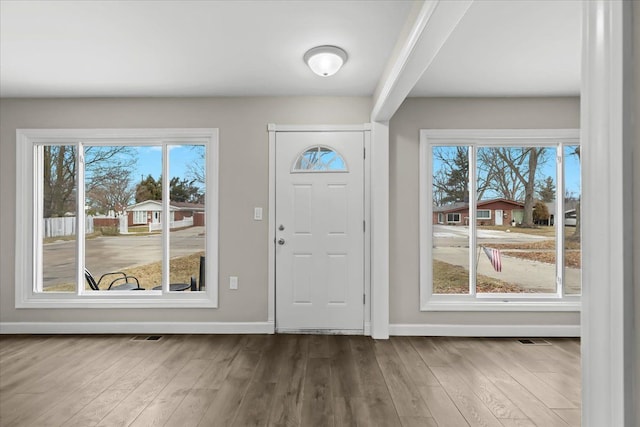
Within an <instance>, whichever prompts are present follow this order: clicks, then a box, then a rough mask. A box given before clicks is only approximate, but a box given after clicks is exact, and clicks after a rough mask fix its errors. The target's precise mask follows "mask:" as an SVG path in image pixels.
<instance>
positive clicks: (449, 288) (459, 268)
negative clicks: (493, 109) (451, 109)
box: [432, 146, 469, 294]
mask: <svg viewBox="0 0 640 427" xmlns="http://www.w3.org/2000/svg"><path fill="white" fill-rule="evenodd" d="M432 164H433V171H432V173H433V185H432V196H433V221H432V222H433V236H432V241H433V263H432V268H433V293H434V294H468V293H469V227H468V217H469V148H468V147H464V146H450V147H445V146H435V147H432Z"/></svg>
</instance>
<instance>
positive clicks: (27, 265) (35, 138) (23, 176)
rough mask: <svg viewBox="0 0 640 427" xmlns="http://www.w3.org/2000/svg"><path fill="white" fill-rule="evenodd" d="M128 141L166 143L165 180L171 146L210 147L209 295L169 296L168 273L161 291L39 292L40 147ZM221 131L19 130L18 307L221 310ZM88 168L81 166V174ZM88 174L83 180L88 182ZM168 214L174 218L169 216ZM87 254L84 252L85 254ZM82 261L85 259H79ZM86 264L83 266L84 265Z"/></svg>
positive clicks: (80, 277)
mask: <svg viewBox="0 0 640 427" xmlns="http://www.w3.org/2000/svg"><path fill="white" fill-rule="evenodd" d="M118 141H127V142H129V143H135V144H138V145H158V144H162V145H163V154H164V155H163V172H164V173H163V176H167V173H166V172H168V167H169V164H168V161H169V160H168V157H167V155H166V154H167V151H168V150H167V146H168V145H170V144H194V143H198V144H206V145H207V150H206V153H207V154H206V159H205V162H206V165H207V177H206V180H207V182H206V188H207V198H206V201H205V215H206V218H205V222H206V224H207V236H206V241H205V247H206V260H207V261H206V262H207V265H206V269H205V272H206V279H205V282H206V283H207V286H206V288H205V291H204V292H169V284H168V272H167V271H166V269H165V271H163V285H164V289H163V290H161V291H154V290H147V291H136V292H131V291H109V292H89V291H84V286H81V287H80V289H77V292H76V293H53V292H52V293H45V292H36V291H35V289H36V271H37V269H36V265H35V259H37V257H34V253H35V251H36V249H37V248H39V247H40V246H39V242H40V240H41V239H39V236H38V235H37V234H38V232H39V231H38V230H39V229H40V227H34V225H35V224H36V223H34V221H36V220H37V219H38V215H37V212H35V211H34V209H35V207H36V206H38V205H37V203H36V200H37V196H38V195H37V192H36V191H35V183H36V182H37V176H38V173H39V171H37V170H35V168H34V165H35V162H34V155H35V152H36V151H35V147H36V145H37V144H55V143H58V144H59V143H61V142H64V143H76V142H81V143H84V144H92V145H96V144H98V145H99V144H101V143H103V144H113V143H116V142H118ZM218 145H219V144H218V129H214V128H211V129H196V128H194V129H18V130H17V131H16V161H17V165H18V167H17V171H18V172H17V177H16V178H17V179H16V194H17V195H19V196H18V197H17V198H16V242H15V243H16V252H15V257H16V259H15V267H16V272H15V306H16V308H163V307H166V308H169V307H171V308H203V307H206V308H217V307H218V194H219V193H218ZM81 170H82V168H80V171H81ZM82 178H83V177H82V172H80V174H79V178H78V181H79V182H80V181H81V180H82ZM82 190H83V187H82V186H79V187H78V195H79V197H78V199H79V200H82V198H83V194H81V193H82V192H83V191H82ZM163 191H164V192H165V194H164V197H163V199H164V200H167V202H166V203H168V200H169V198H168V197H169V194H168V191H169V189H168V186H163ZM164 215H165V216H166V217H167V218H168V215H169V212H168V210H165V212H164ZM167 218H165V221H164V224H163V232H164V235H165V236H167V237H165V239H164V243H163V246H164V248H163V256H164V258H166V259H168V258H167V256H168V251H169V246H168V244H167V242H168V234H167V233H168V231H169V230H168V227H169V221H166V219H167ZM81 223H82V221H78V224H79V225H78V235H82V234H83V233H84V229H83V224H81ZM80 255H82V254H80ZM78 259H82V257H80V256H79V257H78ZM79 264H81V263H79ZM77 278H78V280H79V283H84V275H83V271H82V266H81V265H79V266H78V271H77Z"/></svg>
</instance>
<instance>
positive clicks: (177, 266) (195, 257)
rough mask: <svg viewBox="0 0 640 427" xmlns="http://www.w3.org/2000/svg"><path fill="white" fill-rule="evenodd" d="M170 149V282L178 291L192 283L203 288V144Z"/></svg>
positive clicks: (204, 192) (204, 191) (204, 180)
mask: <svg viewBox="0 0 640 427" xmlns="http://www.w3.org/2000/svg"><path fill="white" fill-rule="evenodd" d="M169 149H170V150H169V185H170V187H169V193H170V200H171V202H170V207H169V208H170V209H171V213H170V216H171V222H170V229H171V233H170V234H169V254H170V263H169V277H170V281H169V283H170V284H171V285H172V289H174V290H176V291H178V290H183V289H184V287H185V286H186V285H191V283H192V282H193V285H194V290H202V291H204V290H205V289H204V256H205V244H204V242H205V235H206V229H205V196H206V179H205V178H206V176H205V175H206V174H205V157H206V156H205V155H206V151H205V146H204V145H173V146H169ZM201 262H202V263H203V264H202V268H201V267H200V265H201ZM201 273H202V275H201Z"/></svg>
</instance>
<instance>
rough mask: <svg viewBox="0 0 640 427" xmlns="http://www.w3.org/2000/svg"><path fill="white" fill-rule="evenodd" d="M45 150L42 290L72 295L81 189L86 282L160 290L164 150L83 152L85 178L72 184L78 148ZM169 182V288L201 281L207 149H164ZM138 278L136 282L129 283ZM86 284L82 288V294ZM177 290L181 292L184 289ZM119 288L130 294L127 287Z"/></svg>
mask: <svg viewBox="0 0 640 427" xmlns="http://www.w3.org/2000/svg"><path fill="white" fill-rule="evenodd" d="M42 148H43V156H42V157H43V171H44V173H43V181H42V197H43V199H42V221H43V233H42V235H43V241H42V276H43V277H42V285H43V286H42V288H43V291H45V292H75V289H76V284H75V282H76V251H77V250H76V246H77V245H76V238H77V235H76V230H77V222H76V221H77V219H78V215H76V206H77V194H78V192H77V188H78V185H83V186H84V193H85V198H84V215H81V216H80V217H81V218H82V217H83V216H84V224H85V248H84V260H81V262H82V263H83V264H84V267H85V269H86V270H87V273H86V275H89V274H90V275H91V276H93V278H94V279H95V281H96V282H98V281H99V279H100V277H101V276H103V275H104V274H109V273H114V272H124V273H125V275H126V276H131V277H132V278H129V279H127V280H124V279H120V280H118V281H116V282H114V280H115V279H117V278H119V277H123V276H122V275H120V276H118V275H112V274H109V275H108V276H106V277H105V278H104V279H103V280H102V282H100V283H99V289H100V290H107V289H108V288H109V286H110V285H111V286H112V289H115V288H116V287H117V286H121V288H123V286H122V285H123V284H125V283H126V282H128V283H135V284H136V287H137V285H138V284H139V287H141V288H144V289H153V288H155V287H158V286H162V264H163V259H162V253H163V250H162V247H163V239H162V230H163V226H162V223H163V222H164V218H165V216H164V212H163V191H162V185H163V179H162V164H163V162H162V147H161V146H123V145H113V146H104V145H101V146H85V147H84V165H85V169H84V172H85V179H84V182H83V183H79V182H78V180H77V177H78V173H77V150H78V146H76V145H48V146H44V147H42ZM167 148H168V150H167V153H168V157H169V158H168V164H169V168H168V172H169V178H168V179H167V180H164V182H166V183H168V185H169V198H170V200H169V203H168V209H169V215H168V216H169V230H170V235H169V283H170V284H172V285H177V284H181V285H190V283H191V280H192V278H193V280H195V282H196V283H198V282H199V281H201V280H203V278H200V271H201V269H200V263H201V257H203V256H205V243H204V242H205V233H206V226H205V196H206V186H205V165H204V160H205V147H204V146H203V145H170V146H168V147H167ZM134 278H135V279H134ZM89 281H90V279H89V278H87V279H86V281H85V289H87V290H89V289H91V288H90V287H89ZM184 287H185V286H181V287H180V288H184ZM124 288H131V286H129V285H125V286H124Z"/></svg>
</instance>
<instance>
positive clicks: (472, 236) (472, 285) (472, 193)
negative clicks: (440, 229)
mask: <svg viewBox="0 0 640 427" xmlns="http://www.w3.org/2000/svg"><path fill="white" fill-rule="evenodd" d="M476 150H477V148H476V146H475V145H472V146H469V149H468V150H467V151H468V153H469V168H468V169H469V177H468V178H469V293H470V295H473V296H476V294H477V292H476V267H477V257H476V241H477V236H476V199H477V196H476V191H477V188H476V187H477V176H476V174H477V173H476V159H477V152H476Z"/></svg>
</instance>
